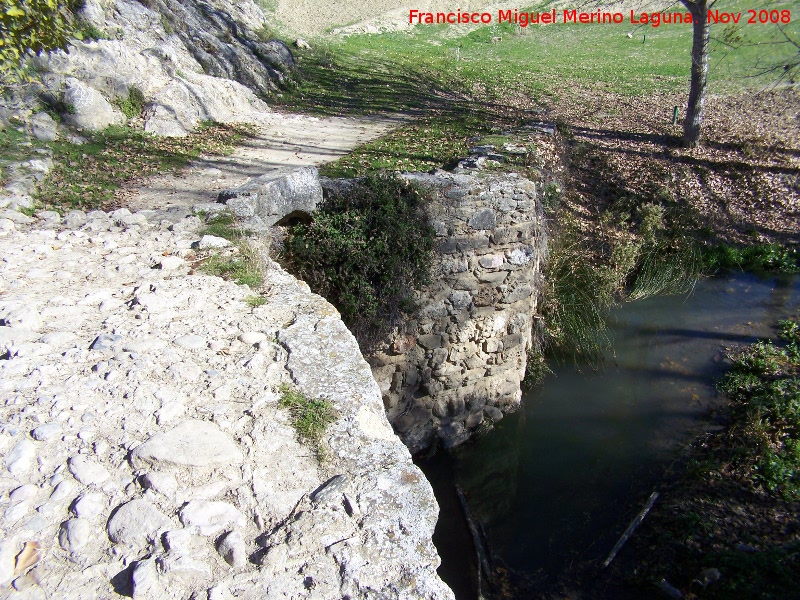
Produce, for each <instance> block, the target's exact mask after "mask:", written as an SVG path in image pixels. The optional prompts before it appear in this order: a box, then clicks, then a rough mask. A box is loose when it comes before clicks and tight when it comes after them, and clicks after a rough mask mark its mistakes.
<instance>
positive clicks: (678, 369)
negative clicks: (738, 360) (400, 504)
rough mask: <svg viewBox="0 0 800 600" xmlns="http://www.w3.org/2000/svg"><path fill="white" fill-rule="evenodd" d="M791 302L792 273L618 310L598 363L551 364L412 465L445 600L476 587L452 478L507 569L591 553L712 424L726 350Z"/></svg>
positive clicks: (794, 303)
mask: <svg viewBox="0 0 800 600" xmlns="http://www.w3.org/2000/svg"><path fill="white" fill-rule="evenodd" d="M798 308H800V279H797V278H783V279H779V280H776V279H759V278H758V277H756V276H753V275H748V274H739V275H736V276H732V277H728V278H719V279H713V280H706V281H701V282H699V283H698V285H697V287H696V288H695V290H694V292H693V293H692V294H691V295H690V296H689V297H680V296H670V297H660V298H651V299H649V300H644V301H640V302H635V303H630V304H626V305H623V306H622V307H620V308H619V309H617V310H615V311H614V313H613V314H612V315H611V329H612V336H613V340H614V354H613V355H612V356H609V357H608V359H607V362H606V366H605V367H604V368H603V369H601V370H600V371H598V372H593V371H592V370H591V369H588V368H586V367H583V368H580V367H578V366H576V365H562V366H556V367H554V369H553V370H554V371H555V373H554V375H552V376H550V377H548V378H547V380H546V381H545V383H544V385H543V387H542V388H541V389H539V390H535V391H533V392H530V393H528V394H526V396H525V397H524V398H523V408H522V409H521V410H520V411H519V412H518V413H516V414H515V415H511V416H509V417H506V418H505V419H504V420H503V421H502V422H501V423H500V424H499V426H498V427H497V428H496V429H495V430H494V431H493V432H492V433H491V434H489V435H488V436H486V437H485V438H483V439H482V440H480V441H479V442H477V443H475V444H471V445H469V446H468V447H466V448H463V449H460V450H458V451H457V452H456V453H455V454H454V455H453V456H450V457H446V456H437V457H434V458H433V459H432V460H430V461H427V463H422V464H421V465H420V466H421V467H422V468H423V469H424V470H425V471H426V473H427V474H428V475H429V478H430V479H432V483H433V484H434V488H435V489H436V491H437V496H440V497H441V499H442V500H441V502H442V513H443V519H442V523H441V524H440V527H439V528H438V529H437V537H436V540H435V541H437V545H438V546H439V547H440V551H441V553H442V555H443V561H444V564H443V568H442V570H441V571H440V572H441V573H442V576H443V577H444V578H445V580H446V581H448V583H451V585H452V586H453V587H454V589H455V591H456V594H457V597H458V598H459V599H461V598H469V597H474V595H473V594H474V592H471V591H470V587H469V582H468V581H465V580H464V576H463V575H460V576H459V575H458V574H459V573H464V572H465V569H464V564H465V561H469V560H471V556H472V550H471V548H470V547H469V542H468V541H465V540H468V538H467V537H465V535H466V534H464V533H463V531H461V532H460V533H459V532H458V530H459V529H460V528H462V527H463V525H462V523H461V521H460V515H458V513H457V511H458V508H457V506H456V505H455V504H452V503H450V501H449V499H450V496H449V495H450V494H451V493H452V491H451V490H452V487H453V485H454V484H455V483H457V484H458V485H460V486H461V487H462V488H463V489H464V491H465V493H466V495H467V496H468V500H469V503H470V508H471V509H472V511H473V513H474V515H475V517H476V518H477V519H479V520H480V521H481V522H482V523H483V525H484V526H485V528H486V531H487V534H488V536H489V538H490V540H491V544H492V549H493V551H494V552H495V553H496V554H497V556H499V557H500V558H502V560H503V561H505V562H506V563H507V564H508V565H509V566H510V567H512V569H515V570H517V571H524V572H531V573H532V572H536V571H540V570H543V571H544V572H545V573H549V574H553V573H556V572H558V571H559V570H560V569H562V568H563V566H564V565H565V563H566V562H567V561H569V560H590V559H602V558H603V556H604V555H605V554H607V553H608V551H609V549H610V548H611V546H612V545H613V543H614V541H615V540H616V538H617V537H618V536H619V535H620V533H621V532H622V530H624V528H625V526H626V525H627V523H628V521H629V520H630V518H631V517H632V516H633V515H634V514H635V513H636V512H637V511H638V509H639V508H640V507H641V504H642V503H643V502H644V499H645V498H646V497H647V496H648V495H649V493H650V492H651V491H652V490H653V488H654V487H655V486H657V483H658V481H659V479H661V478H662V477H663V476H664V474H665V472H666V470H667V468H668V467H669V465H670V464H671V463H672V462H673V461H674V460H675V458H676V457H677V455H678V453H679V451H680V449H682V448H684V447H685V446H686V444H687V443H688V442H689V441H691V439H693V437H694V436H696V435H697V434H698V433H699V431H700V430H701V429H702V428H703V427H706V428H707V427H709V426H710V425H709V416H710V414H711V410H712V409H713V407H714V405H715V402H717V401H718V400H717V397H716V391H715V389H714V378H715V377H716V376H717V375H718V374H719V372H720V369H721V367H722V364H723V361H724V353H725V349H726V348H730V347H732V346H737V345H741V344H747V343H750V342H752V341H754V340H755V339H757V338H758V337H765V336H769V335H773V334H774V329H773V325H774V323H775V321H776V320H778V319H780V318H785V317H787V316H789V315H790V314H792V313H793V312H796V311H797V310H798ZM459 536H460V537H459ZM454 540H459V541H456V542H455V543H454V544H453V543H449V542H452V541H454ZM451 546H452V547H451Z"/></svg>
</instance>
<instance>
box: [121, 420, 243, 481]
mask: <svg viewBox="0 0 800 600" xmlns="http://www.w3.org/2000/svg"><path fill="white" fill-rule="evenodd" d="M243 460H244V455H243V454H242V451H241V450H240V449H239V447H238V446H237V445H236V444H235V443H234V442H233V441H232V440H231V439H230V438H229V437H228V436H227V435H226V434H225V433H224V432H223V431H222V430H221V429H220V428H219V427H218V426H217V425H215V424H213V423H210V422H208V421H196V420H192V421H184V422H183V423H181V424H180V425H178V426H177V427H175V428H174V429H172V430H170V431H168V432H166V433H159V434H156V435H154V436H153V437H151V438H150V439H149V440H147V441H146V442H145V443H144V444H141V445H140V446H137V447H136V448H135V449H134V450H133V453H132V454H131V463H132V464H133V466H134V468H137V469H140V468H145V467H146V466H148V465H151V464H157V463H163V464H174V465H181V466H190V467H208V466H215V465H231V464H241V462H242V461H243Z"/></svg>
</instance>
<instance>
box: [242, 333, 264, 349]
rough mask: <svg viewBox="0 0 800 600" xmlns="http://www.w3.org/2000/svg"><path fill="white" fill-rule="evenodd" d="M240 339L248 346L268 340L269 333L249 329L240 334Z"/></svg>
mask: <svg viewBox="0 0 800 600" xmlns="http://www.w3.org/2000/svg"><path fill="white" fill-rule="evenodd" d="M239 341H240V342H242V343H243V344H247V345H248V346H255V345H256V344H260V343H261V342H265V341H267V335H266V334H265V333H261V332H260V331H248V332H246V333H242V334H241V335H239Z"/></svg>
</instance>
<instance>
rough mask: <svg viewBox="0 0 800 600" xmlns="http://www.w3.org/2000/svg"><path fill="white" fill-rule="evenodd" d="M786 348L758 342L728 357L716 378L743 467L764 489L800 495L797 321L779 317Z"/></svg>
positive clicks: (787, 497) (799, 386)
mask: <svg viewBox="0 0 800 600" xmlns="http://www.w3.org/2000/svg"><path fill="white" fill-rule="evenodd" d="M779 326H780V328H781V337H782V338H783V339H784V340H786V341H787V342H788V344H787V346H786V347H785V348H781V347H778V346H776V345H774V344H773V343H772V342H770V341H759V342H756V343H754V344H752V345H750V346H749V347H748V348H746V349H745V350H744V351H742V352H740V353H738V354H735V355H733V356H731V359H732V360H733V365H732V367H731V369H730V370H729V372H728V373H726V374H725V376H724V377H723V378H722V380H721V381H720V382H719V384H718V387H719V389H720V391H722V392H724V393H725V394H726V395H727V396H728V397H729V398H730V399H731V401H732V404H733V417H734V430H735V431H736V432H737V439H738V441H739V444H740V446H741V448H742V454H743V456H744V457H745V459H744V463H743V465H744V466H743V467H741V468H742V471H743V472H744V473H745V474H746V475H748V476H749V478H750V479H752V481H753V482H755V483H756V484H758V485H760V486H761V487H762V488H764V489H765V490H767V491H769V492H772V493H777V494H779V495H781V496H783V497H784V498H786V499H790V500H797V499H800V376H799V375H800V353H798V352H797V344H796V339H797V335H798V331H800V325H798V322H797V321H796V320H787V321H781V322H780V323H779Z"/></svg>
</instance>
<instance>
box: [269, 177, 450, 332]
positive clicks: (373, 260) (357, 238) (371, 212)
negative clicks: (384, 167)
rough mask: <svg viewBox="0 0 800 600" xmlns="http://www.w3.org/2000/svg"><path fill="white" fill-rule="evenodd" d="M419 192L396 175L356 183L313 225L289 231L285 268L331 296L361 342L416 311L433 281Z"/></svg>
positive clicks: (333, 196) (332, 200)
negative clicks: (419, 294) (417, 295)
mask: <svg viewBox="0 0 800 600" xmlns="http://www.w3.org/2000/svg"><path fill="white" fill-rule="evenodd" d="M424 204H425V200H424V197H423V194H422V192H421V191H420V189H419V188H418V187H417V186H415V185H412V184H410V183H408V182H407V181H404V180H401V179H399V178H396V177H394V176H391V175H385V174H384V175H372V176H368V177H365V178H364V179H359V180H354V181H353V183H352V185H351V186H350V187H349V188H348V189H347V191H346V192H345V193H338V194H331V196H330V197H329V198H328V199H327V200H326V202H325V203H324V205H323V206H322V208H321V209H320V210H319V211H318V212H316V213H315V214H314V220H313V222H311V223H310V224H299V225H296V226H294V227H292V229H291V231H290V234H289V236H288V239H287V240H286V243H285V245H284V258H285V259H286V260H287V262H288V266H289V267H290V268H291V269H292V270H293V271H294V272H295V273H296V274H297V275H298V276H299V277H301V278H302V279H303V280H304V281H306V282H308V284H309V285H310V286H311V288H312V289H313V290H314V291H315V292H317V293H319V294H321V295H323V296H324V297H325V298H327V299H328V300H329V301H330V302H331V303H332V304H333V305H334V306H336V308H337V309H338V310H339V312H340V313H341V315H342V318H343V319H344V321H345V322H346V323H347V324H348V326H350V328H351V330H353V332H354V333H355V334H356V335H357V337H359V339H360V341H362V343H363V342H364V341H365V340H366V336H367V335H370V336H373V335H374V336H376V337H378V336H380V335H382V333H381V332H383V333H385V332H386V331H388V328H390V327H392V326H393V325H395V324H397V323H399V322H400V321H401V320H402V317H403V314H404V313H408V312H409V311H411V310H412V309H413V306H414V305H413V300H412V298H413V292H414V290H418V289H420V288H421V287H422V286H423V285H425V284H426V283H427V282H428V281H429V276H430V274H429V269H430V265H431V263H432V259H433V247H434V236H435V234H434V231H433V229H432V228H431V226H430V225H429V224H428V217H427V214H426V212H425V206H424Z"/></svg>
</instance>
